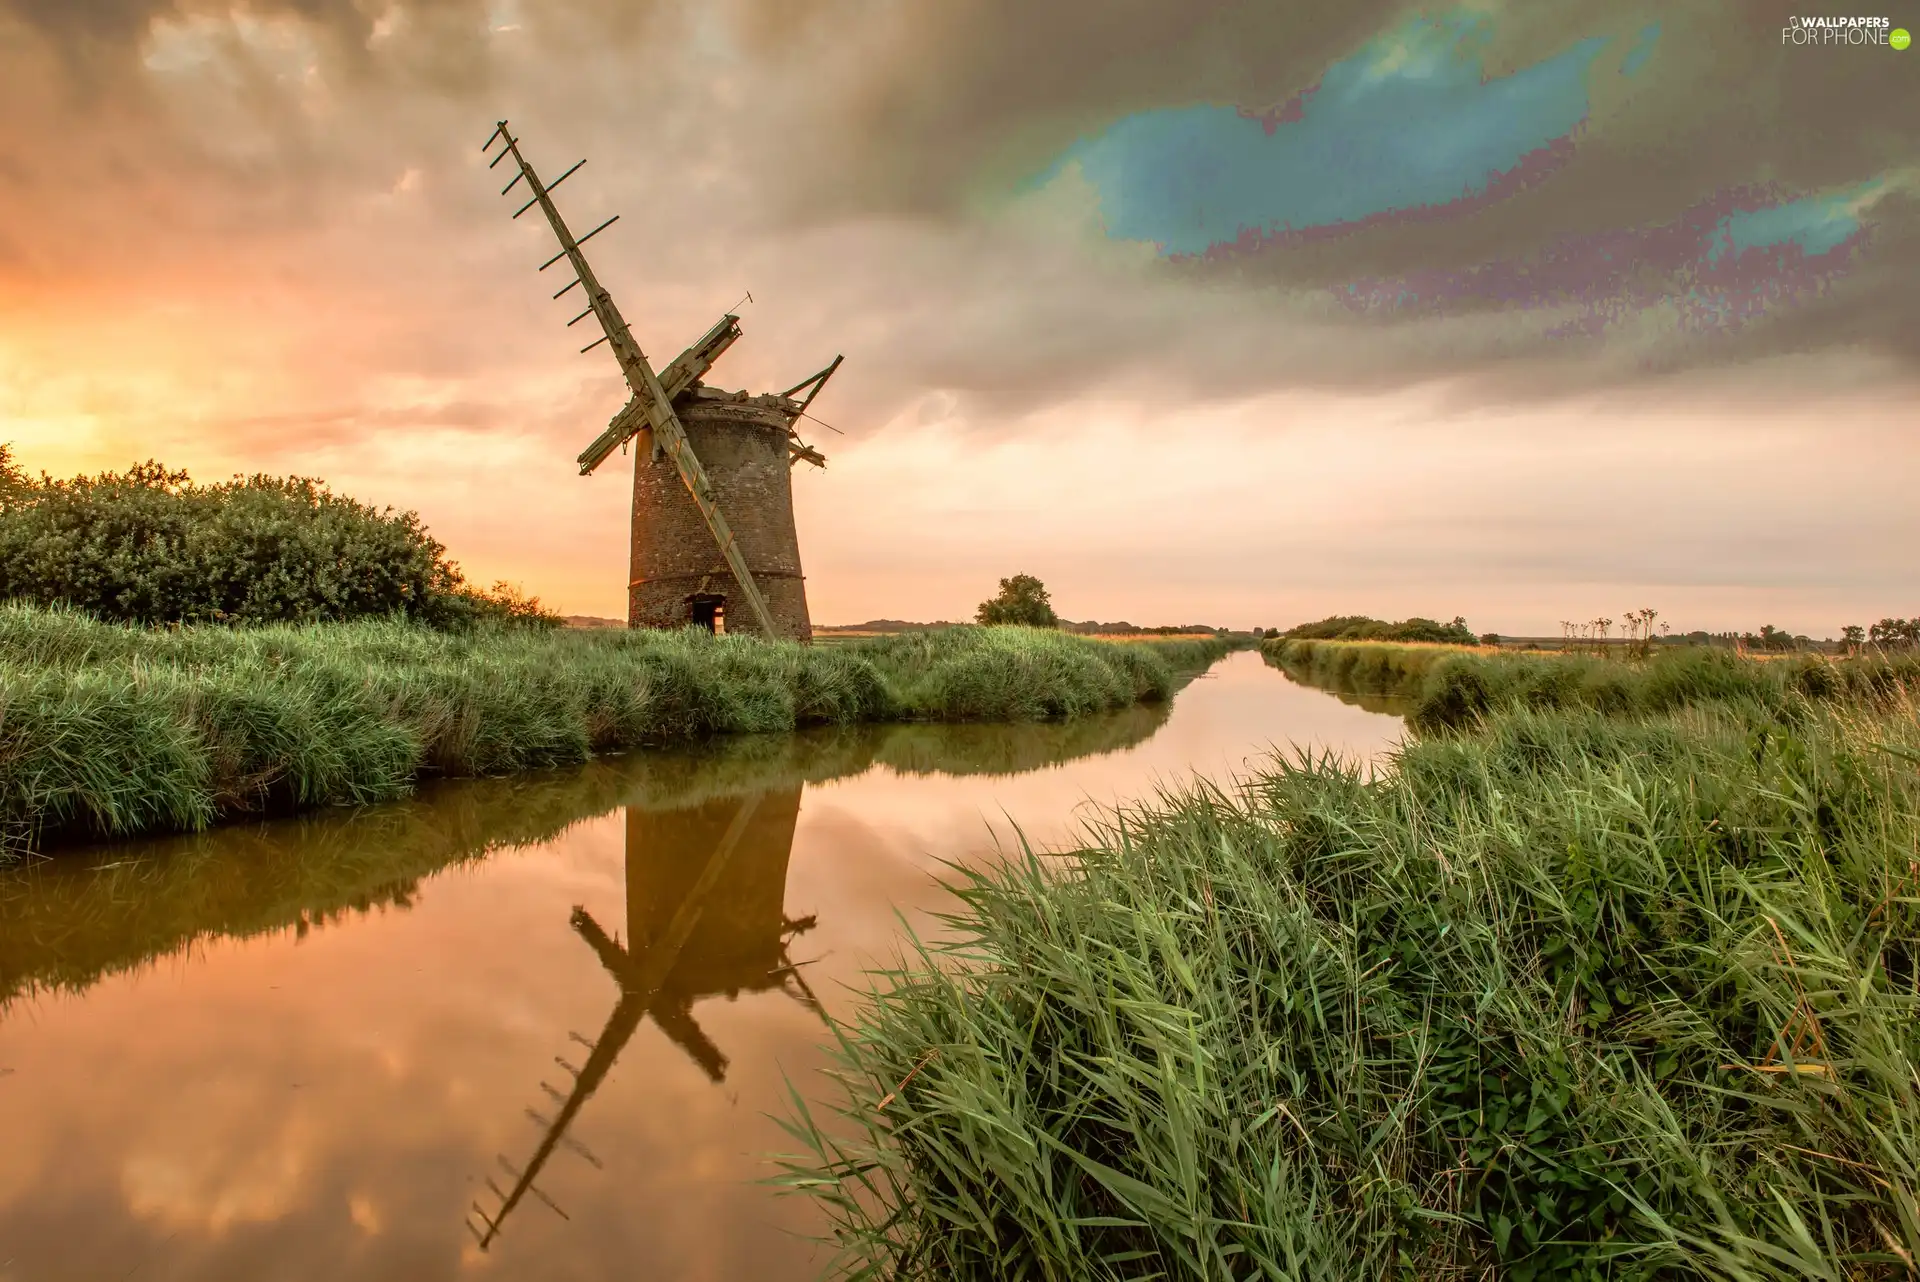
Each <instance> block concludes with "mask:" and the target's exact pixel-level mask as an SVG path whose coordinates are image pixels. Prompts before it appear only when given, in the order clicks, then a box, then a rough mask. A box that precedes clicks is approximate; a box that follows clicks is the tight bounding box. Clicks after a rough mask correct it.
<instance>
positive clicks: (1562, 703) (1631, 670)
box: [1260, 640, 1920, 729]
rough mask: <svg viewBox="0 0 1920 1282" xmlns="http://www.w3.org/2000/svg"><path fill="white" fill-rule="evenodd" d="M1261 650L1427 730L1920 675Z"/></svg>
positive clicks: (1830, 691)
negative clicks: (1495, 715)
mask: <svg viewBox="0 0 1920 1282" xmlns="http://www.w3.org/2000/svg"><path fill="white" fill-rule="evenodd" d="M1260 649H1261V654H1262V655H1263V656H1265V658H1266V660H1267V662H1269V663H1271V664H1273V665H1275V666H1276V667H1279V668H1280V669H1281V670H1283V671H1285V672H1286V673H1288V674H1289V675H1291V676H1294V677H1297V678H1299V679H1300V680H1302V681H1304V682H1305V683H1306V684H1308V685H1315V686H1321V687H1325V688H1330V689H1336V690H1355V691H1362V692H1366V693H1372V694H1384V695H1396V696H1400V697H1403V698H1406V699H1407V700H1409V704H1408V706H1407V717H1408V719H1409V720H1410V721H1411V722H1412V723H1413V724H1414V725H1416V726H1418V727H1421V728H1424V729H1437V728H1441V727H1458V726H1466V725H1470V724H1471V723H1472V722H1473V721H1474V720H1475V719H1476V718H1478V717H1480V716H1482V715H1483V714H1485V713H1487V712H1492V711H1501V710H1505V709H1510V708H1535V709H1561V708H1565V709H1575V708H1590V709H1594V710H1596V711H1600V712H1606V713H1611V714H1614V715H1618V716H1632V715H1649V714H1656V713H1665V712H1672V711H1675V710H1677V709H1680V708H1683V707H1688V706H1691V705H1693V704H1699V703H1730V704H1731V703H1740V704H1750V705H1753V706H1755V707H1758V708H1761V709H1764V710H1765V711H1766V712H1767V714H1768V715H1770V716H1784V715H1785V714H1786V710H1787V709H1788V708H1789V707H1791V706H1793V705H1794V704H1795V702H1796V701H1797V700H1801V699H1814V700H1825V701H1835V700H1838V701H1843V702H1845V701H1853V700H1858V699H1862V698H1878V697H1881V696H1883V695H1884V694H1885V693H1886V692H1887V691H1889V690H1891V689H1894V688H1897V687H1898V686H1900V685H1901V684H1903V683H1905V684H1911V683H1915V682H1920V655H1897V656H1881V655H1875V656H1870V657H1863V658H1857V659H1850V660H1847V661H1845V662H1842V663H1834V662H1831V661H1829V660H1827V659H1824V658H1821V657H1819V656H1817V655H1802V656H1796V657H1793V658H1783V659H1777V660H1771V661H1768V662H1765V663H1758V662H1754V661H1752V660H1748V659H1742V658H1740V657H1739V656H1738V655H1736V654H1733V653H1731V652H1729V651H1726V650H1717V649H1707V648H1699V649H1696V648H1691V647H1683V648H1674V649H1660V650H1656V651H1655V652H1654V656H1653V657H1652V658H1651V659H1650V660H1648V661H1646V662H1644V663H1623V662H1620V661H1618V660H1613V661H1609V660H1605V659H1595V658H1588V657H1573V656H1534V655H1484V654H1474V653H1467V652H1462V651H1458V650H1447V649H1438V648H1426V647H1415V646H1397V645H1374V644H1352V643H1345V642H1337V641H1336V642H1326V641H1287V640H1279V641H1269V642H1265V643H1263V644H1262V645H1261V647H1260Z"/></svg>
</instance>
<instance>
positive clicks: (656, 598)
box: [481, 120, 841, 641]
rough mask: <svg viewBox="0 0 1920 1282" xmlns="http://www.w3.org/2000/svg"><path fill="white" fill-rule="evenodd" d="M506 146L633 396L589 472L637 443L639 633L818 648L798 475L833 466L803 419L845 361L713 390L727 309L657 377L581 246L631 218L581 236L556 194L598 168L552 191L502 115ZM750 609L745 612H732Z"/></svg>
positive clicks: (727, 332) (589, 458)
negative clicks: (768, 385) (769, 384)
mask: <svg viewBox="0 0 1920 1282" xmlns="http://www.w3.org/2000/svg"><path fill="white" fill-rule="evenodd" d="M496 142H504V143H505V146H504V147H503V148H502V149H501V151H500V153H499V154H498V155H496V156H494V157H493V159H492V160H491V161H490V162H489V164H488V168H492V167H494V166H495V165H498V164H499V163H500V162H501V161H503V160H506V159H507V158H509V157H511V158H512V160H513V163H514V164H515V165H516V166H517V167H518V172H517V173H516V174H515V175H514V176H513V180H512V181H511V182H509V183H508V184H507V185H506V186H505V187H503V188H501V189H500V192H501V195H506V194H508V193H509V192H511V191H512V190H513V189H514V188H515V187H516V186H518V185H519V184H520V183H522V182H525V183H526V184H527V189H528V191H529V192H531V193H532V198H531V199H530V200H528V201H527V202H526V203H525V204H523V205H521V206H520V208H519V209H517V210H515V211H514V215H513V216H514V217H515V218H518V217H519V216H520V215H521V214H524V213H526V212H527V211H528V210H529V209H532V208H533V207H534V206H536V205H538V206H539V207H540V211H541V212H542V213H543V214H545V215H546V217H547V222H548V223H549V224H551V225H552V227H553V234H554V236H555V237H556V238H557V239H558V240H559V242H560V252H559V253H557V254H555V255H554V256H553V257H551V258H549V259H547V261H546V262H544V263H542V264H541V265H540V270H541V271H545V270H546V269H547V268H549V267H552V266H554V265H555V264H556V263H559V262H560V261H561V260H563V259H564V260H566V262H567V264H568V265H569V266H570V267H572V268H573V272H574V279H573V280H572V281H571V282H570V283H568V284H567V285H564V286H562V287H561V288H560V290H559V291H558V292H556V293H555V294H554V297H555V298H561V297H564V296H565V295H566V294H568V293H570V292H571V291H572V290H573V289H575V288H576V287H577V288H579V289H581V290H582V291H583V293H584V295H585V301H586V304H587V306H586V310H585V311H582V312H581V313H580V314H579V315H577V316H575V317H574V318H573V319H572V320H570V321H568V322H567V324H568V325H576V324H578V323H579V322H581V321H583V320H585V319H586V318H587V317H589V316H591V317H593V318H594V319H595V320H596V321H598V322H599V325H600V330H601V334H600V337H599V338H597V339H595V340H594V341H593V342H591V343H588V344H587V345H586V346H585V347H583V348H581V349H580V350H581V351H582V352H590V351H592V350H593V349H594V348H596V347H598V346H600V345H601V344H602V343H604V344H606V345H607V347H608V349H609V350H610V351H611V352H612V353H613V355H614V359H615V360H616V361H617V362H618V363H619V365H620V372H621V374H622V375H623V376H624V377H625V378H626V381H627V388H628V390H629V391H630V393H631V396H630V398H629V399H628V401H627V403H626V405H625V407H624V408H622V409H621V411H620V412H619V413H618V414H615V415H614V416H613V420H612V421H611V422H610V423H609V424H608V425H607V429H606V431H604V432H602V433H601V434H600V435H599V436H598V437H596V438H595V439H594V441H593V443H592V444H590V445H589V446H587V448H586V449H585V450H583V451H581V453H580V457H579V463H580V474H581V475H582V476H586V475H590V474H591V473H592V472H593V471H594V469H595V468H597V467H599V466H600V465H601V464H602V463H604V462H605V461H606V460H607V459H608V458H609V457H611V456H612V454H613V452H614V451H615V450H616V449H620V448H622V447H623V446H625V445H626V444H627V442H629V441H633V440H636V438H638V445H639V448H638V449H637V450H636V452H635V453H636V457H635V460H634V485H633V537H632V559H631V562H630V569H631V573H630V575H629V579H628V583H627V622H628V625H629V626H632V627H665V628H676V627H685V626H687V625H689V624H692V625H696V626H703V627H705V628H707V629H708V630H710V631H719V630H728V631H757V632H759V633H760V634H761V635H763V636H768V637H791V638H794V639H797V640H801V641H809V640H811V639H812V637H813V625H812V622H811V620H810V619H809V618H808V615H807V597H806V588H805V581H804V578H803V576H802V575H801V573H800V540H799V535H798V533H797V532H796V531H795V528H794V522H793V486H792V474H791V469H792V466H793V465H794V464H795V463H798V462H801V461H805V462H807V463H810V464H812V465H814V466H815V467H825V466H826V459H825V458H824V457H823V456H822V455H821V454H820V452H819V451H818V450H816V449H814V448H813V447H812V446H810V445H808V444H807V443H806V442H805V441H803V440H802V439H801V438H800V435H799V433H798V432H797V431H796V430H795V428H794V424H795V423H796V422H797V421H798V420H799V419H800V417H801V416H802V415H804V414H806V413H807V408H808V406H810V405H811V404H812V403H813V399H814V397H816V396H818V395H819V394H820V390H821V389H822V388H823V387H825V386H826V384H827V380H828V379H830V378H832V377H833V373H834V371H835V370H837V369H839V368H840V360H841V358H840V357H838V356H836V357H835V358H834V359H833V361H832V363H831V364H829V365H828V366H827V367H826V368H824V369H822V370H820V371H819V372H818V373H816V374H814V375H812V376H811V377H808V378H805V379H802V380H801V381H800V382H799V383H796V384H795V385H794V386H792V387H790V388H788V389H787V390H786V391H784V392H779V393H772V394H766V395H760V396H748V395H747V394H746V393H745V392H723V391H719V390H718V389H715V388H711V387H707V386H705V385H704V384H702V382H701V379H702V378H703V377H704V376H705V375H706V373H707V371H708V370H710V369H712V368H713V364H714V362H715V361H717V360H719V359H720V356H721V354H722V353H723V352H725V351H726V350H727V349H728V348H729V347H731V346H733V344H734V343H735V342H736V341H737V340H738V339H739V337H740V318H739V317H738V316H737V315H734V314H732V313H729V314H727V315H725V316H723V317H721V318H720V321H719V323H718V324H716V325H714V327H713V328H712V329H710V330H708V331H707V332H706V333H705V334H704V335H702V336H701V338H700V339H699V341H697V342H695V343H694V345H693V346H691V347H689V348H688V349H687V350H686V351H684V352H682V353H681V354H680V355H679V356H677V357H675V358H674V359H673V360H672V361H671V362H669V363H668V364H667V366H666V367H665V368H664V369H662V370H660V371H659V372H658V373H655V371H654V368H653V366H652V365H651V364H650V363H649V362H648V360H647V357H646V354H645V353H644V352H642V351H641V350H640V344H639V342H638V340H636V339H635V338H634V336H633V332H632V331H631V330H630V329H629V328H628V326H627V322H626V320H625V318H624V317H622V316H621V314H620V309H619V308H618V307H617V306H615V304H614V301H613V296H612V295H611V294H609V293H608V292H607V289H606V287H605V286H604V285H602V284H601V283H600V280H599V278H598V277H597V276H595V275H594V273H593V268H592V267H591V266H590V265H589V264H588V262H587V258H586V255H585V254H584V253H583V252H582V251H581V248H580V247H581V246H582V245H584V244H585V243H586V242H587V241H589V240H592V239H593V238H594V237H595V236H597V235H599V234H600V233H601V232H603V231H605V230H606V229H607V228H608V227H610V226H612V225H613V224H614V223H615V222H617V221H618V220H619V217H620V216H619V215H618V214H615V215H614V216H613V217H612V218H609V219H607V220H606V221H605V222H603V223H601V224H600V225H599V226H597V227H595V228H594V229H593V230H592V231H590V232H588V233H587V234H586V235H584V236H581V237H579V238H577V239H576V238H575V237H574V235H573V233H572V232H571V231H570V230H569V229H568V227H567V224H566V220H565V219H563V218H562V217H561V216H560V211H559V209H558V208H556V207H555V206H554V203H553V198H552V192H553V190H554V188H556V187H558V186H559V185H560V184H561V183H563V182H565V181H566V180H567V179H568V178H570V177H572V176H573V174H574V173H575V172H576V171H578V170H579V168H580V166H581V165H584V164H585V163H586V162H585V161H584V160H582V161H580V162H579V163H577V164H575V165H574V166H573V167H572V168H571V169H568V170H567V171H566V172H565V173H563V174H561V175H560V176H559V177H558V178H556V179H554V180H553V182H552V183H551V184H543V183H542V182H541V181H540V178H539V176H538V175H537V174H535V173H534V170H533V166H532V165H530V164H528V163H527V160H526V158H525V157H524V156H522V155H521V154H520V140H519V139H517V138H515V137H514V136H513V134H512V133H511V132H510V131H509V130H508V128H507V122H506V121H504V120H502V121H500V122H499V123H498V124H497V125H495V127H494V131H493V133H492V135H491V136H489V137H488V139H487V141H486V143H485V144H484V145H483V146H482V147H481V152H482V153H483V154H485V153H487V152H489V151H491V150H492V148H493V145H494V144H495V143H496ZM749 297H751V295H749ZM803 393H804V395H802V394H803ZM796 398H798V399H796ZM739 604H744V605H745V607H746V609H745V610H744V611H740V610H731V611H730V610H729V607H730V606H735V605H739Z"/></svg>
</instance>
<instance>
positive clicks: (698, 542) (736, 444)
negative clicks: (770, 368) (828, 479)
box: [627, 387, 813, 641]
mask: <svg viewBox="0 0 1920 1282" xmlns="http://www.w3.org/2000/svg"><path fill="white" fill-rule="evenodd" d="M736 398H738V399H736ZM674 408H675V409H676V410H677V411H678V412H679V415H680V422H681V424H682V425H683V426H684V427H685V428H686V429H687V440H688V441H689V442H690V443H691V444H692V446H693V452H694V453H695V454H696V455H698V456H699V458H700V462H701V464H702V466H704V467H705V468H706V470H707V477H708V479H709V480H710V481H712V482H713V492H714V497H715V501H716V502H717V503H718V505H719V507H720V513H721V515H722V516H724V517H726V519H727V523H728V524H729V525H730V526H732V527H733V535H734V538H735V540H736V541H737V542H738V544H739V547H740V552H741V555H742V556H743V557H744V558H745V560H746V563H747V570H748V572H749V573H750V574H752V575H753V580H754V583H755V584H756V585H758V587H759V588H760V591H761V594H762V595H764V596H765V597H766V599H767V608H768V609H769V610H770V611H771V612H772V614H773V621H774V626H775V627H776V628H777V629H778V631H779V633H780V635H782V636H785V637H792V638H795V639H797V640H801V641H811V640H812V639H813V623H812V621H811V619H810V618H809V617H808V615H807V590H806V583H805V580H804V579H803V578H802V577H801V573H800V538H799V535H798V534H797V533H796V532H795V530H794V525H793V478H792V473H791V470H790V468H789V466H788V463H787V457H788V452H787V417H786V415H784V414H782V413H781V412H780V411H779V410H777V409H774V408H771V407H768V406H764V405H755V404H753V403H752V402H750V401H748V400H746V399H745V397H744V394H742V393H737V392H719V391H715V390H714V389H712V388H705V387H702V388H696V389H695V391H694V393H693V394H692V395H683V396H682V397H681V398H680V399H679V400H678V401H677V402H676V404H675V407H674ZM635 444H636V445H637V446H638V447H639V449H638V454H639V458H638V460H637V461H636V464H635V467H634V475H633V559H632V562H631V573H630V574H629V575H628V580H629V583H628V589H627V622H628V623H629V624H630V625H631V626H633V627H636V628H678V627H684V626H686V624H687V623H688V622H689V620H690V618H691V615H690V611H689V607H688V604H687V598H688V597H689V596H691V595H693V594H695V593H714V594H717V595H720V596H724V597H725V598H726V628H727V631H729V632H758V631H759V630H760V627H759V623H758V621H757V620H756V619H755V618H754V614H753V608H752V607H751V606H749V605H748V604H747V599H746V596H745V595H744V594H743V593H742V592H741V591H740V589H739V587H738V586H737V585H736V584H735V583H734V580H733V572H732V571H730V570H729V569H727V563H726V560H725V559H724V558H723V557H722V556H721V555H720V548H719V546H718V545H717V544H715V543H714V541H713V532H712V531H711V530H709V529H708V528H707V523H706V520H705V519H704V518H703V517H702V516H701V515H700V509H699V508H698V507H696V506H694V502H693V497H692V496H691V495H689V494H688V493H687V489H686V485H685V484H684V483H683V482H682V481H681V480H680V473H679V471H678V470H677V469H676V468H675V467H674V466H673V463H672V461H671V460H669V459H667V458H666V457H665V456H664V455H663V456H662V457H660V458H658V459H655V458H652V457H651V455H652V445H651V438H650V435H649V434H645V433H643V434H642V435H641V437H640V438H639V439H638V440H637V441H636V442H635Z"/></svg>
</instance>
